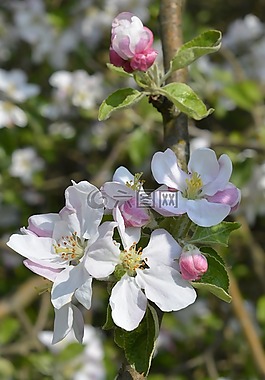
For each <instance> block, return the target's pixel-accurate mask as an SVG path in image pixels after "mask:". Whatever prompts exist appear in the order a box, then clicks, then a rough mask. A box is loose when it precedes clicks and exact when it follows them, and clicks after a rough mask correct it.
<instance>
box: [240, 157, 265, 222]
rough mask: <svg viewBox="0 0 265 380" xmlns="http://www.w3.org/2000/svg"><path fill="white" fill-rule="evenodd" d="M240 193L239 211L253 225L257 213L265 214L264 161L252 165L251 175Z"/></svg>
mask: <svg viewBox="0 0 265 380" xmlns="http://www.w3.org/2000/svg"><path fill="white" fill-rule="evenodd" d="M241 193H242V201H241V205H240V210H239V211H240V212H241V213H243V214H244V215H245V217H246V219H247V221H248V223H249V224H250V225H253V224H254V223H255V220H256V217H257V216H258V215H265V162H263V163H262V164H261V165H257V166H255V167H254V169H253V173H252V176H251V178H250V180H249V181H248V182H247V184H246V185H245V186H244V187H243V188H242V189H241Z"/></svg>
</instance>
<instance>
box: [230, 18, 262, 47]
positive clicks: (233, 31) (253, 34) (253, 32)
mask: <svg viewBox="0 0 265 380" xmlns="http://www.w3.org/2000/svg"><path fill="white" fill-rule="evenodd" d="M264 31H265V27H264V24H263V23H262V22H261V21H260V20H259V18H258V17H257V16H255V15H252V14H248V15H246V16H245V17H244V18H243V19H238V20H235V21H234V22H232V23H231V24H230V25H229V27H228V30H227V32H226V33H225V35H224V38H223V46H225V47H227V48H229V49H232V50H235V49H236V50H237V49H240V48H241V49H242V48H244V49H248V47H249V44H251V43H253V42H254V41H255V40H257V39H258V38H259V37H261V36H262V35H263V34H264Z"/></svg>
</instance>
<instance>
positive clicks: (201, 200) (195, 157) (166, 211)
mask: <svg viewBox="0 0 265 380" xmlns="http://www.w3.org/2000/svg"><path fill="white" fill-rule="evenodd" d="M151 168H152V172H153V176H154V178H155V180H156V181H157V182H158V183H160V184H163V185H166V186H161V188H159V189H158V190H157V191H156V192H155V193H154V195H155V206H154V208H155V209H156V210H157V211H158V212H159V213H161V214H162V215H165V216H170V215H179V214H184V213H187V215H188V217H189V218H190V219H191V220H192V221H193V222H194V223H196V224H198V225H199V226H202V227H210V226H214V225H216V224H218V223H220V222H221V221H222V220H223V219H224V218H225V217H226V216H227V215H228V214H229V213H230V212H231V211H233V209H234V208H235V207H236V206H237V205H238V203H239V201H240V191H239V189H237V188H236V187H235V186H234V185H233V184H232V183H230V182H229V179H230V176H231V173H232V163H231V160H230V158H229V157H228V156H227V155H226V154H222V155H221V157H220V158H219V159H218V160H217V158H216V155H215V152H214V151H213V150H211V149H208V148H201V149H197V150H195V151H193V152H192V154H191V157H190V160H189V163H188V173H186V172H184V171H183V170H181V169H180V167H179V166H178V162H177V158H176V155H175V154H174V152H173V151H172V150H171V149H167V150H166V151H165V152H157V153H155V154H154V156H153V159H152V163H151ZM174 195H175V197H174V200H173V201H172V197H173V196H174ZM162 198H163V199H162Z"/></svg>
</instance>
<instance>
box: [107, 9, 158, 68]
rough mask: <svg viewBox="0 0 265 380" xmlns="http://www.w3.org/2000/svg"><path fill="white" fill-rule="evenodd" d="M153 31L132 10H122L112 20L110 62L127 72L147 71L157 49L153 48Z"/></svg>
mask: <svg viewBox="0 0 265 380" xmlns="http://www.w3.org/2000/svg"><path fill="white" fill-rule="evenodd" d="M152 44H153V33H152V32H151V30H150V29H148V28H147V27H145V26H143V24H142V21H141V20H140V19H139V18H138V17H137V16H135V15H133V14H132V13H130V12H122V13H120V14H119V15H118V16H117V17H115V19H114V20H113V22H112V30H111V46H110V62H111V63H112V64H113V65H114V66H118V67H119V66H122V67H123V69H124V70H125V71H127V72H129V73H130V72H133V71H135V70H139V71H147V70H148V69H149V67H150V66H152V64H153V63H154V61H155V59H156V56H157V51H156V50H154V49H153V48H152Z"/></svg>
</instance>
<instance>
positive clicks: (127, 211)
mask: <svg viewBox="0 0 265 380" xmlns="http://www.w3.org/2000/svg"><path fill="white" fill-rule="evenodd" d="M119 209H120V211H121V214H122V217H123V220H124V224H125V227H143V226H144V225H146V224H147V223H148V222H149V221H150V215H149V213H148V211H147V209H146V208H143V207H139V205H138V204H137V200H136V198H132V199H130V200H129V201H126V202H124V203H123V204H122V205H121V206H120V207H119Z"/></svg>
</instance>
